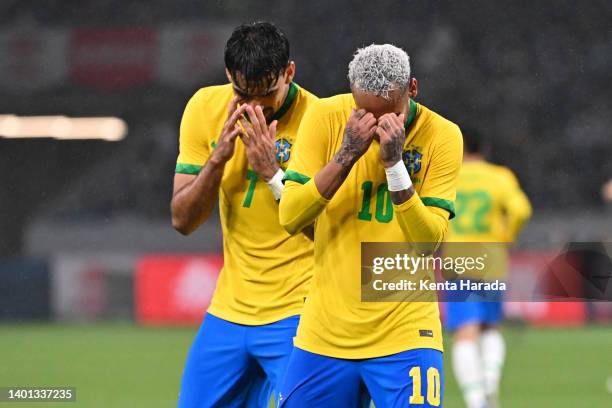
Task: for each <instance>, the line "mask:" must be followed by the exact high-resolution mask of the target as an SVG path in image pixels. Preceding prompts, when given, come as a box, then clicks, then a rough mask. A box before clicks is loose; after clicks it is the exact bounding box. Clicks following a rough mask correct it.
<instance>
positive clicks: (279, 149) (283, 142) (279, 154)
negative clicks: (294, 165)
mask: <svg viewBox="0 0 612 408" xmlns="http://www.w3.org/2000/svg"><path fill="white" fill-rule="evenodd" d="M290 157H291V143H289V141H288V140H287V139H284V138H282V137H281V138H280V139H278V140H277V141H276V161H277V162H278V164H279V165H280V166H282V165H283V164H285V163H287V162H288V161H289V158H290Z"/></svg>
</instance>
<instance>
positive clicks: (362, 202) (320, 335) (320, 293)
mask: <svg viewBox="0 0 612 408" xmlns="http://www.w3.org/2000/svg"><path fill="white" fill-rule="evenodd" d="M353 108H355V101H354V99H353V97H352V95H351V94H343V95H337V96H334V97H331V98H326V99H321V100H319V102H317V103H316V104H314V105H313V106H312V107H311V108H309V110H308V112H307V113H306V115H305V116H304V119H303V120H302V123H301V125H300V132H299V135H298V142H297V144H296V146H295V149H294V157H293V160H292V162H291V163H290V165H289V168H288V171H287V172H286V174H285V180H286V182H285V191H284V193H283V198H281V209H280V211H281V219H283V217H285V218H288V217H289V218H290V216H289V215H288V214H289V213H291V210H292V209H291V208H289V207H286V206H291V205H293V201H292V198H291V197H292V195H293V197H296V194H299V192H303V191H308V190H309V191H311V197H313V198H312V205H310V204H308V206H310V207H312V208H315V207H317V206H320V207H319V210H317V211H320V213H319V214H318V216H317V218H316V222H315V250H314V256H315V266H314V277H313V282H312V284H311V291H310V294H309V296H308V299H307V300H306V304H305V306H304V310H303V312H302V317H301V320H300V325H299V327H298V332H297V335H296V338H295V340H294V344H295V346H297V347H299V348H301V349H304V350H307V351H309V352H313V353H317V354H321V355H326V356H331V357H336V358H347V359H359V358H374V357H380V356H385V355H390V354H395V353H398V352H402V351H405V350H409V349H415V348H434V349H438V350H442V334H441V328H440V318H439V312H438V304H437V302H436V301H435V298H434V301H433V302H362V301H361V262H360V261H361V259H360V249H361V243H362V242H406V235H405V234H404V232H403V230H402V228H401V225H400V224H401V221H400V219H401V218H402V216H403V214H405V211H412V209H413V208H414V207H415V203H417V202H418V201H419V200H421V201H422V203H423V204H424V205H425V206H427V207H426V209H425V207H423V204H421V203H418V204H419V205H420V206H421V207H422V209H424V211H426V212H428V211H432V212H434V213H436V214H438V215H439V216H440V218H441V219H442V220H443V223H444V226H445V228H446V225H447V223H448V218H449V217H452V216H453V214H454V206H453V201H454V199H455V189H456V181H457V176H458V173H459V168H460V165H461V158H462V152H463V140H462V137H461V132H460V131H459V128H458V127H457V126H456V125H455V124H453V123H452V122H450V121H448V120H446V119H444V118H443V117H441V116H439V115H438V114H436V113H434V112H432V111H431V110H429V109H427V108H426V107H424V106H422V105H420V104H417V103H415V102H414V101H410V112H409V114H408V119H407V125H406V128H407V137H406V142H405V145H404V153H403V159H404V163H405V164H406V166H407V168H408V170H409V174H410V177H411V179H412V182H413V184H414V187H415V190H416V193H415V194H414V195H413V196H412V197H411V198H410V199H409V200H408V201H406V202H405V203H402V204H400V205H394V204H393V203H392V201H391V196H390V193H389V191H388V190H387V180H386V175H385V170H384V167H383V165H382V163H381V161H380V158H379V150H380V145H379V143H378V142H377V141H374V142H372V144H371V146H370V147H369V149H368V150H367V151H366V153H365V154H364V155H363V156H362V157H361V158H360V159H359V160H358V161H357V162H356V163H355V165H354V166H353V168H352V169H351V171H350V173H349V175H348V176H347V178H346V180H345V181H344V183H343V184H342V186H341V187H340V188H339V189H338V191H337V192H336V194H335V195H334V196H333V198H332V199H331V200H329V201H328V200H325V199H324V198H323V197H322V196H320V194H319V193H318V190H317V188H316V185H315V184H314V180H313V177H314V176H315V175H316V174H317V173H318V171H319V170H320V169H321V168H322V167H324V166H325V165H326V164H327V163H328V162H329V161H330V160H332V158H333V156H334V155H335V153H336V152H337V151H338V150H339V148H340V145H341V143H342V139H343V133H344V128H345V126H346V123H347V121H348V118H349V116H350V114H351V110H352V109H353ZM300 201H303V200H300ZM419 208H420V207H419ZM282 223H283V222H282ZM284 225H285V224H284ZM417 228H418V227H417Z"/></svg>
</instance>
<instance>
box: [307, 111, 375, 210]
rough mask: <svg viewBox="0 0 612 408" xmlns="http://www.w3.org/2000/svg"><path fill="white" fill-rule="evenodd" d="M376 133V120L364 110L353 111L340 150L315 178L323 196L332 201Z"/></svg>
mask: <svg viewBox="0 0 612 408" xmlns="http://www.w3.org/2000/svg"><path fill="white" fill-rule="evenodd" d="M375 131H376V118H375V117H374V115H372V114H371V113H367V112H366V111H365V110H363V109H359V110H357V111H355V110H353V112H352V113H351V116H350V117H349V120H348V122H347V124H346V127H345V129H344V138H343V139H342V145H341V146H340V149H339V150H338V152H337V153H336V155H335V156H334V157H333V159H332V160H330V162H329V163H327V165H326V166H325V167H323V168H322V169H321V170H320V171H319V172H318V173H317V175H316V176H315V177H314V181H315V185H316V186H317V190H319V193H320V194H321V196H323V197H324V198H325V199H327V200H330V199H331V198H332V197H333V196H334V194H336V191H338V189H339V188H340V186H341V185H342V183H344V180H345V179H346V177H347V176H348V174H349V172H350V171H351V168H352V167H353V165H354V164H355V162H356V161H357V160H359V158H360V157H361V156H362V155H363V154H364V153H365V152H366V150H368V147H370V143H372V139H373V137H374V132H375Z"/></svg>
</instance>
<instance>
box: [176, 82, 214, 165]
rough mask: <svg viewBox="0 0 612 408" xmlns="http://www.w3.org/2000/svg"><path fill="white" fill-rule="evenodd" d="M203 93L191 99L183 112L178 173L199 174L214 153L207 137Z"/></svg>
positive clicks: (199, 92)
mask: <svg viewBox="0 0 612 408" xmlns="http://www.w3.org/2000/svg"><path fill="white" fill-rule="evenodd" d="M202 92H204V91H203V90H200V91H198V92H197V93H196V94H195V95H194V96H193V97H191V99H190V100H189V102H187V106H186V107H185V111H184V112H183V118H182V119H181V130H180V140H179V155H178V158H177V159H176V169H175V172H176V173H184V174H198V173H199V172H200V169H201V168H202V166H204V164H205V163H206V161H207V160H208V158H209V157H210V153H211V151H212V146H211V145H210V143H209V140H208V138H207V135H206V129H207V127H206V125H205V116H204V108H203V106H202V102H201V101H202V94H201V93H202Z"/></svg>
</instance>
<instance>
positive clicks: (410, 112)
mask: <svg viewBox="0 0 612 408" xmlns="http://www.w3.org/2000/svg"><path fill="white" fill-rule="evenodd" d="M416 112H417V104H416V102H415V101H413V100H412V99H410V107H409V108H408V117H407V118H406V123H405V124H404V129H406V130H408V128H409V127H410V125H412V122H413V121H414V118H415V116H416Z"/></svg>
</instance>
